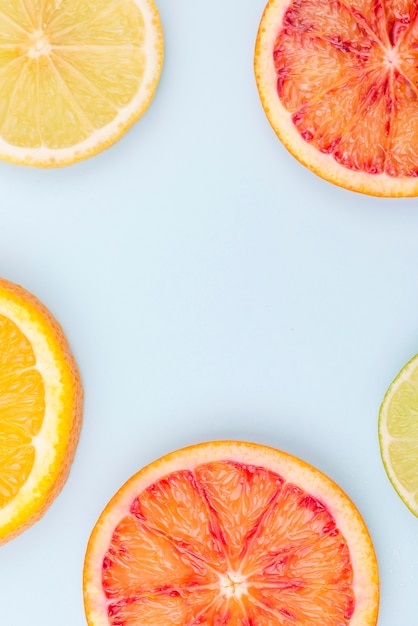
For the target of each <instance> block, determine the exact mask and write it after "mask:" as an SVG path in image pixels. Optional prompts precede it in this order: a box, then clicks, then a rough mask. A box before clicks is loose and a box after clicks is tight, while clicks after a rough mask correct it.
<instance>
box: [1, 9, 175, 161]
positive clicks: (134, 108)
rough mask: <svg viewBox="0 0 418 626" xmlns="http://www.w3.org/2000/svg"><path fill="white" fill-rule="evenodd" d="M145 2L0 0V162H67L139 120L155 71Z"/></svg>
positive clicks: (152, 22) (154, 38)
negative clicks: (1, 160)
mask: <svg viewBox="0 0 418 626" xmlns="http://www.w3.org/2000/svg"><path fill="white" fill-rule="evenodd" d="M162 59H163V35H162V29H161V23H160V19H159V15H158V11H157V8H156V6H155V4H154V2H153V0H95V1H94V2H93V1H91V0H89V1H88V2H86V0H42V1H41V2H40V1H39V0H0V158H2V159H4V160H6V161H10V162H13V163H20V164H25V165H35V166H44V167H46V166H59V165H65V164H70V163H74V162H75V161H78V160H80V159H83V158H85V157H88V156H92V155H94V154H96V153H97V152H99V151H100V150H103V149H104V148H107V147H108V146H110V145H111V144H113V143H114V142H115V141H116V140H117V139H119V138H120V137H121V136H122V135H123V133H124V132H125V131H126V130H127V129H128V128H129V127H130V126H131V125H132V124H133V123H134V122H135V121H136V120H137V119H138V118H139V117H140V116H141V115H142V114H143V113H144V111H145V110H146V108H147V107H148V105H149V103H150V101H151V99H152V97H153V95H154V92H155V89H156V86H157V83H158V80H159V76H160V72H161V67H162Z"/></svg>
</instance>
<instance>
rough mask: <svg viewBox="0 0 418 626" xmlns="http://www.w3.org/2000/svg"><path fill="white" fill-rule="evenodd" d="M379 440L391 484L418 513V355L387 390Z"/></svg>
mask: <svg viewBox="0 0 418 626" xmlns="http://www.w3.org/2000/svg"><path fill="white" fill-rule="evenodd" d="M379 442H380V451H381V454H382V459H383V464H384V466H385V469H386V472H387V475H388V477H389V479H390V481H391V482H392V485H393V486H394V488H395V489H396V491H397V493H398V495H399V496H400V497H401V498H402V500H403V501H404V502H405V504H406V505H407V507H408V508H409V509H410V510H411V511H412V513H414V515H417V516H418V355H416V356H415V357H414V358H413V359H411V360H410V361H409V363H407V364H406V365H405V367H404V368H402V370H401V371H400V373H399V374H398V375H397V376H396V378H395V380H394V381H393V382H392V384H391V385H390V387H389V389H388V390H387V392H386V395H385V397H384V399H383V402H382V405H381V407H380V412H379Z"/></svg>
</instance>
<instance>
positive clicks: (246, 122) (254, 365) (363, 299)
mask: <svg viewBox="0 0 418 626" xmlns="http://www.w3.org/2000/svg"><path fill="white" fill-rule="evenodd" d="M158 6H159V9H160V13H161V18H162V22H163V27H164V32H165V41H166V58H165V64H164V70H163V75H162V78H161V81H160V84H159V87H158V90H157V93H156V96H155V98H154V100H153V102H152V104H151V107H150V108H149V110H148V111H147V113H146V114H145V116H144V117H143V118H142V119H141V120H140V121H139V122H138V123H137V124H136V125H135V126H134V127H133V128H132V129H131V130H130V131H129V132H128V133H127V134H126V136H125V137H124V138H123V139H122V140H121V141H119V142H118V143H117V144H116V145H115V146H114V147H112V148H111V149H109V150H107V151H106V152H104V153H103V154H101V155H98V156H97V157H94V158H93V159H89V160H87V161H84V162H82V163H80V164H77V165H75V166H72V167H67V168H64V169H59V170H52V171H42V170H36V169H26V168H22V167H18V166H12V165H8V164H0V187H1V200H0V203H1V204H0V273H1V274H2V275H3V276H4V277H6V278H8V279H10V280H13V281H15V282H18V283H20V284H22V285H23V286H24V287H26V288H27V289H29V290H30V291H32V292H33V293H35V294H36V295H37V296H38V297H39V298H40V299H41V300H43V302H44V303H45V304H46V305H47V306H48V307H49V308H50V309H51V311H52V312H53V313H54V314H55V316H56V317H57V318H58V319H59V321H60V322H61V324H62V325H63V327H64V329H65V331H66V334H67V336H68V338H69V340H70V342H71V345H72V348H73V351H74V354H75V356H76V358H77V361H78V363H79V366H80V370H81V373H82V377H83V381H84V387H85V394H86V398H85V411H84V426H83V430H82V436H81V440H80V445H79V448H78V452H77V455H76V459H75V462H74V465H73V469H72V472H71V476H70V479H69V480H68V482H67V484H66V486H65V489H64V491H63V492H62V494H61V495H60V496H59V497H58V499H57V500H56V501H55V503H54V504H53V506H52V507H51V508H50V509H49V511H48V513H47V514H46V515H45V517H44V518H43V519H42V520H41V521H40V522H39V523H38V524H36V525H35V526H33V527H32V528H31V529H30V530H29V531H27V532H26V533H24V534H23V535H21V536H20V537H19V538H17V539H15V540H14V541H12V542H10V543H9V544H7V545H5V546H3V547H2V548H0V601H1V617H0V620H1V623H2V624H5V625H6V624H7V625H8V626H28V625H32V624H33V625H35V626H57V624H59V625H60V626H76V625H80V626H82V625H83V624H85V620H84V611H83V603H82V592H81V573H82V564H83V557H84V551H85V547H86V543H87V540H88V537H89V534H90V531H91V529H92V527H93V525H94V523H95V521H96V519H97V517H98V515H99V514H100V512H101V510H102V509H103V507H104V505H105V504H106V502H107V501H108V500H109V498H110V497H111V496H112V495H113V493H114V492H115V491H116V490H117V489H118V488H119V486H120V485H121V484H122V483H123V482H124V481H125V480H126V479H127V478H128V477H129V476H130V475H131V474H133V473H134V472H136V471H137V470H138V469H140V467H142V466H143V465H144V464H146V463H147V462H149V461H152V460H153V459H155V458H157V457H159V456H160V455H163V454H165V453H167V452H169V451H171V450H173V449H175V448H178V447H181V446H184V445H187V444H190V443H195V442H198V441H202V440H209V439H217V438H238V439H247V440H254V441H258V442H261V443H265V444H270V445H273V446H276V447H278V448H281V449H284V450H286V451H288V452H290V453H292V454H295V455H297V456H300V457H302V458H303V459H305V460H306V461H308V462H310V463H312V464H314V465H315V466H317V467H318V468H319V469H321V470H322V471H324V472H326V473H327V474H329V475H330V476H331V477H332V478H333V479H334V480H335V481H336V482H338V483H339V484H340V485H341V487H342V488H343V489H345V491H346V492H347V493H348V494H349V495H350V496H351V497H352V498H353V500H354V501H355V503H356V504H357V506H358V507H359V509H360V511H361V513H362V514H363V516H364V519H365V521H366V523H367V525H368V527H369V529H370V532H371V534H372V537H373V540H374V543H375V548H376V551H377V555H378V559H379V565H380V574H381V592H382V597H381V612H380V619H379V626H394V624H396V626H411V624H415V623H416V616H417V610H418V599H417V588H418V533H417V529H418V520H417V519H416V518H414V517H413V515H412V514H411V513H410V512H409V511H408V510H407V509H406V507H405V506H404V505H403V503H402V502H401V501H400V500H399V499H398V497H397V495H396V494H395V492H394V491H393V489H392V487H391V485H390V483H389V481H388V479H387V478H386V474H385V472H384V470H383V466H382V463H381V459H380V455H379V447H378V441H377V414H378V410H379V405H380V402H381V400H382V398H383V395H384V393H385V390H386V388H387V386H388V385H389V383H390V382H391V380H392V379H393V377H394V376H395V375H396V373H397V372H398V370H399V369H400V368H401V367H402V366H403V365H404V363H405V362H406V361H407V360H409V358H410V357H412V356H413V355H414V354H415V353H416V352H418V245H417V242H418V200H415V199H410V200H392V201H390V200H383V199H374V198H368V197H363V196H361V195H358V194H354V193H351V192H348V191H345V190H342V189H339V188H337V187H334V186H332V185H330V184H329V183H326V182H324V181H323V180H321V179H319V178H318V177H316V176H315V175H313V174H311V173H310V172H309V171H307V170H306V169H305V168H303V167H302V166H301V165H299V163H297V162H296V161H295V160H294V159H293V157H291V156H290V155H289V154H288V152H287V151H286V150H285V149H284V148H283V147H282V145H281V144H280V143H279V141H278V140H277V138H276V136H275V135H274V133H273V131H272V130H271V128H270V126H269V124H268V122H267V119H266V117H265V115H264V112H263V110H262V108H261V105H260V102H259V98H258V94H257V90H256V86H255V81H254V77H253V69H252V64H253V49H254V41H255V37H256V32H257V27H258V24H259V21H260V17H261V14H262V10H263V8H264V0H241V2H237V1H234V2H225V1H222V2H221V1H220V0H217V1H216V2H206V3H203V2H191V1H190V0H175V2H173V0H159V2H158Z"/></svg>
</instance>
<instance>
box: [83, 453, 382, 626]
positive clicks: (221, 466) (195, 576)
mask: <svg viewBox="0 0 418 626" xmlns="http://www.w3.org/2000/svg"><path fill="white" fill-rule="evenodd" d="M378 597H379V583H378V571H377V564H376V558H375V554H374V550H373V546H372V542H371V539H370V536H369V534H368V532H367V529H366V527H365V525H364V522H363V521H362V518H361V517H360V514H359V513H358V511H357V509H356V508H355V506H354V505H353V503H352V502H351V501H350V500H349V498H348V497H347V496H346V495H345V494H344V493H343V492H342V491H341V489H340V488H339V487H337V485H335V483H333V482H332V481H331V480H330V479H328V478H327V477H326V476H324V475H323V474H322V473H320V472H319V471H318V470H316V469H314V468H312V467H311V466H309V465H307V464H306V463H304V462H303V461H300V460H299V459H296V458H295V457H292V456H290V455H288V454H286V453H284V452H280V451H278V450H275V449H272V448H268V447H266V446H261V445H257V444H252V443H244V442H233V441H221V442H211V443H204V444H198V445H196V446H191V447H189V448H185V449H183V450H179V451H177V452H174V453H172V454H170V455H168V456H166V457H163V458H162V459H159V460H158V461H155V462H154V463H152V464H151V465H149V466H147V467H145V468H144V469H143V470H141V471H140V472H139V473H138V474H136V475H135V476H133V477H132V478H131V479H130V480H129V481H128V482H127V483H125V485H124V486H123V487H122V488H121V489H120V490H119V491H118V493H117V494H116V495H115V496H114V497H113V498H112V500H111V501H110V502H109V504H108V505H107V506H106V508H105V509H104V511H103V513H102V515H101V516H100V518H99V520H98V522H97V524H96V526H95V528H94V530H93V532H92V535H91V537H90V541H89V543H88V547H87V552H86V558H85V564H84V601H85V610H86V616H87V621H88V624H89V626H139V624H144V625H145V624H146V626H197V625H198V624H199V625H202V626H203V625H206V626H212V625H214V624H219V625H221V624H223V625H224V626H290V624H298V625H300V626H318V624H323V625H324V626H375V624H376V621H377V613H378Z"/></svg>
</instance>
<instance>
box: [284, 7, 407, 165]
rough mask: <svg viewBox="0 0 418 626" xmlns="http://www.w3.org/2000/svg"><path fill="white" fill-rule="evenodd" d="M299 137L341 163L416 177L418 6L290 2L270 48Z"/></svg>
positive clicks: (287, 106)
mask: <svg viewBox="0 0 418 626" xmlns="http://www.w3.org/2000/svg"><path fill="white" fill-rule="evenodd" d="M273 58H274V67H275V72H276V78H277V93H278V96H279V98H280V101H281V103H282V104H283V106H284V107H285V109H286V110H287V111H288V112H289V113H290V114H291V118H292V121H293V123H294V125H295V126H296V128H297V129H298V131H299V133H300V135H301V136H302V137H303V138H304V139H305V140H306V141H307V142H308V143H310V144H312V145H313V146H314V147H315V148H316V149H318V150H319V151H321V152H323V153H326V154H331V155H332V156H333V158H334V159H335V160H336V161H337V162H338V163H339V164H341V165H342V166H344V167H346V168H349V169H351V170H356V171H361V172H366V173H369V174H387V175H388V176H392V177H401V176H404V177H416V176H418V6H417V3H416V2H414V1H412V0H373V1H371V0H328V1H325V2H319V3H318V2H317V0H292V1H291V2H290V4H289V6H288V8H287V10H286V11H285V13H284V17H283V21H282V24H281V26H280V28H279V31H278V33H277V37H276V41H275V43H274V50H273Z"/></svg>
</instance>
